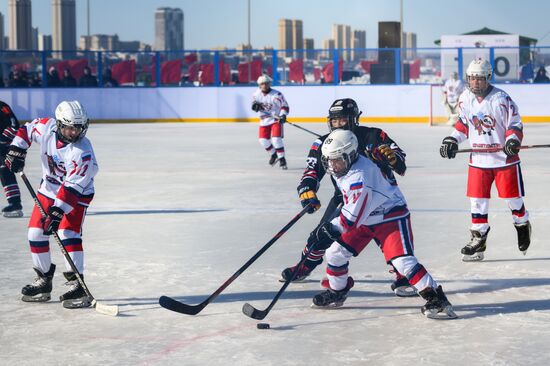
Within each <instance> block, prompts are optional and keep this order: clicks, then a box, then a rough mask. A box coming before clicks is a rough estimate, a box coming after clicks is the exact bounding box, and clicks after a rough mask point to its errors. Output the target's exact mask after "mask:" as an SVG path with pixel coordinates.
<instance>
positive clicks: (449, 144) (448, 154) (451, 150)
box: [439, 136, 458, 159]
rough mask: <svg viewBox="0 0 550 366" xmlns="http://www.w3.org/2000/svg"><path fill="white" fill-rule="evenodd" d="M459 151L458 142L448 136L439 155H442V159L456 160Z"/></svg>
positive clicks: (442, 143)
mask: <svg viewBox="0 0 550 366" xmlns="http://www.w3.org/2000/svg"><path fill="white" fill-rule="evenodd" d="M457 150H458V141H457V140H456V139H455V138H454V137H452V136H447V137H445V138H444V139H443V141H442V142H441V147H440V148H439V153H440V154H441V157H442V158H448V159H454V157H455V156H456V151H457Z"/></svg>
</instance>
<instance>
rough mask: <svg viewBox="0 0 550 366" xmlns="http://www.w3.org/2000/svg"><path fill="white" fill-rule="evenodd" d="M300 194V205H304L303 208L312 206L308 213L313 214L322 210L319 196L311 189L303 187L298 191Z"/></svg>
mask: <svg viewBox="0 0 550 366" xmlns="http://www.w3.org/2000/svg"><path fill="white" fill-rule="evenodd" d="M298 194H299V195H300V203H301V204H302V207H306V206H307V205H309V204H311V205H310V206H309V210H308V212H307V213H309V214H312V213H314V212H315V211H317V210H318V209H320V208H321V201H319V199H318V198H317V194H315V192H314V191H312V190H311V189H310V188H309V187H302V188H301V189H300V190H299V191H298Z"/></svg>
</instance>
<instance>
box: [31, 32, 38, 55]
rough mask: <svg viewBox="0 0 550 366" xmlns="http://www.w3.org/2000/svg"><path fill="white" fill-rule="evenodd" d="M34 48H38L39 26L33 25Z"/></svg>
mask: <svg viewBox="0 0 550 366" xmlns="http://www.w3.org/2000/svg"><path fill="white" fill-rule="evenodd" d="M31 29H32V47H31V48H32V49H33V50H37V49H38V27H36V28H35V27H32V28H31Z"/></svg>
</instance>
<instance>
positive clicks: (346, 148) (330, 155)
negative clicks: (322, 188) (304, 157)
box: [321, 129, 359, 178]
mask: <svg viewBox="0 0 550 366" xmlns="http://www.w3.org/2000/svg"><path fill="white" fill-rule="evenodd" d="M358 148H359V142H358V141H357V137H356V136H355V134H354V133H353V132H351V131H349V130H342V129H338V130H334V131H332V132H331V133H330V134H329V135H328V136H327V139H326V140H325V142H323V146H321V154H322V156H321V163H322V164H323V167H324V168H325V171H327V172H328V173H329V174H330V175H332V176H334V177H337V178H338V177H342V176H344V175H346V174H347V172H348V171H349V169H350V168H351V165H352V164H353V163H354V162H355V161H356V160H357V158H358V156H359V155H358V152H357V149H358Z"/></svg>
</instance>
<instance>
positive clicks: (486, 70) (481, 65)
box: [466, 58, 493, 81]
mask: <svg viewBox="0 0 550 366" xmlns="http://www.w3.org/2000/svg"><path fill="white" fill-rule="evenodd" d="M491 75H493V67H492V66H491V63H489V61H487V60H485V59H482V58H478V59H475V60H472V62H470V64H469V65H468V68H467V69H466V76H478V77H485V78H486V79H487V81H489V80H490V79H491Z"/></svg>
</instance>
